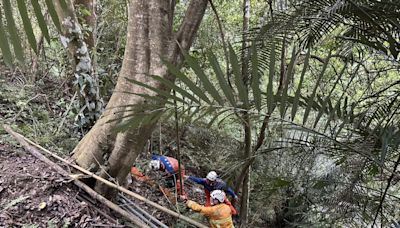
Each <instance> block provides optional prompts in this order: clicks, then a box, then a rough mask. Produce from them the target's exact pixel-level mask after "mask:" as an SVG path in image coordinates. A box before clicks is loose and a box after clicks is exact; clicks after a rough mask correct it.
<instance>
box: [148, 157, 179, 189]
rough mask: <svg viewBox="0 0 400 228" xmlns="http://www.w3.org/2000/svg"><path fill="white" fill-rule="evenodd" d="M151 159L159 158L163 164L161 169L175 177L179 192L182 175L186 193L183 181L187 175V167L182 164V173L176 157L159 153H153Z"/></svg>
mask: <svg viewBox="0 0 400 228" xmlns="http://www.w3.org/2000/svg"><path fill="white" fill-rule="evenodd" d="M151 159H152V160H159V161H160V162H161V163H162V164H163V165H162V167H161V168H160V170H161V171H165V172H166V173H168V175H169V176H170V177H171V178H173V181H174V184H175V185H176V188H177V191H178V193H180V192H181V191H180V189H181V185H180V177H182V195H185V190H184V183H183V182H184V178H183V177H184V176H185V167H184V166H183V165H182V164H181V173H179V162H178V160H176V159H175V158H173V157H168V156H164V155H159V154H153V155H152V156H151Z"/></svg>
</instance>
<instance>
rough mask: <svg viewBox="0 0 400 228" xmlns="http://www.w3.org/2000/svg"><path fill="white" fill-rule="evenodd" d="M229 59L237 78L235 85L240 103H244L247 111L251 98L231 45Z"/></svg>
mask: <svg viewBox="0 0 400 228" xmlns="http://www.w3.org/2000/svg"><path fill="white" fill-rule="evenodd" d="M229 57H230V60H231V66H232V71H233V74H234V76H235V84H236V88H237V90H238V93H239V99H240V101H242V102H243V104H244V107H245V108H246V109H247V108H249V97H248V94H247V89H246V86H245V85H244V82H243V78H242V73H241V71H240V64H239V61H238V57H237V55H236V53H235V51H234V50H233V48H232V46H231V45H229Z"/></svg>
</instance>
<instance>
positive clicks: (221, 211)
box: [186, 190, 234, 228]
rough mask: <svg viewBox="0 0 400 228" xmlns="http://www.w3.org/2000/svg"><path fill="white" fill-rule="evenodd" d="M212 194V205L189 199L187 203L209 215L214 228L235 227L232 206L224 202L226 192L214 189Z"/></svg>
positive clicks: (195, 209) (191, 207)
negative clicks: (206, 205)
mask: <svg viewBox="0 0 400 228" xmlns="http://www.w3.org/2000/svg"><path fill="white" fill-rule="evenodd" d="M210 195H211V199H212V206H211V207H205V206H203V205H200V204H198V203H196V202H194V201H191V200H188V201H187V202H186V205H187V206H188V207H189V208H190V209H192V210H194V211H198V212H200V213H201V214H202V215H204V216H206V217H208V218H209V222H210V226H211V227H212V228H234V226H233V221H232V212H231V208H230V207H229V206H228V205H227V204H226V203H224V201H225V193H224V192H223V191H221V190H214V191H212V192H211V194H210Z"/></svg>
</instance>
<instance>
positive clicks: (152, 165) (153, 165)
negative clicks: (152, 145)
mask: <svg viewBox="0 0 400 228" xmlns="http://www.w3.org/2000/svg"><path fill="white" fill-rule="evenodd" d="M149 166H150V169H152V170H159V169H160V166H161V162H160V160H151V161H150V163H149Z"/></svg>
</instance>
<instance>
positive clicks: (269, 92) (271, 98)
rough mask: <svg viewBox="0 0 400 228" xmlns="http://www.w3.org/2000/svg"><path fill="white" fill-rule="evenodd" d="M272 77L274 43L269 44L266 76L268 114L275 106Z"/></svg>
mask: <svg viewBox="0 0 400 228" xmlns="http://www.w3.org/2000/svg"><path fill="white" fill-rule="evenodd" d="M274 75H275V43H274V42H271V54H270V59H269V74H268V86H267V105H268V114H271V113H272V111H273V109H274V106H275V105H274V91H273V83H274Z"/></svg>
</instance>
